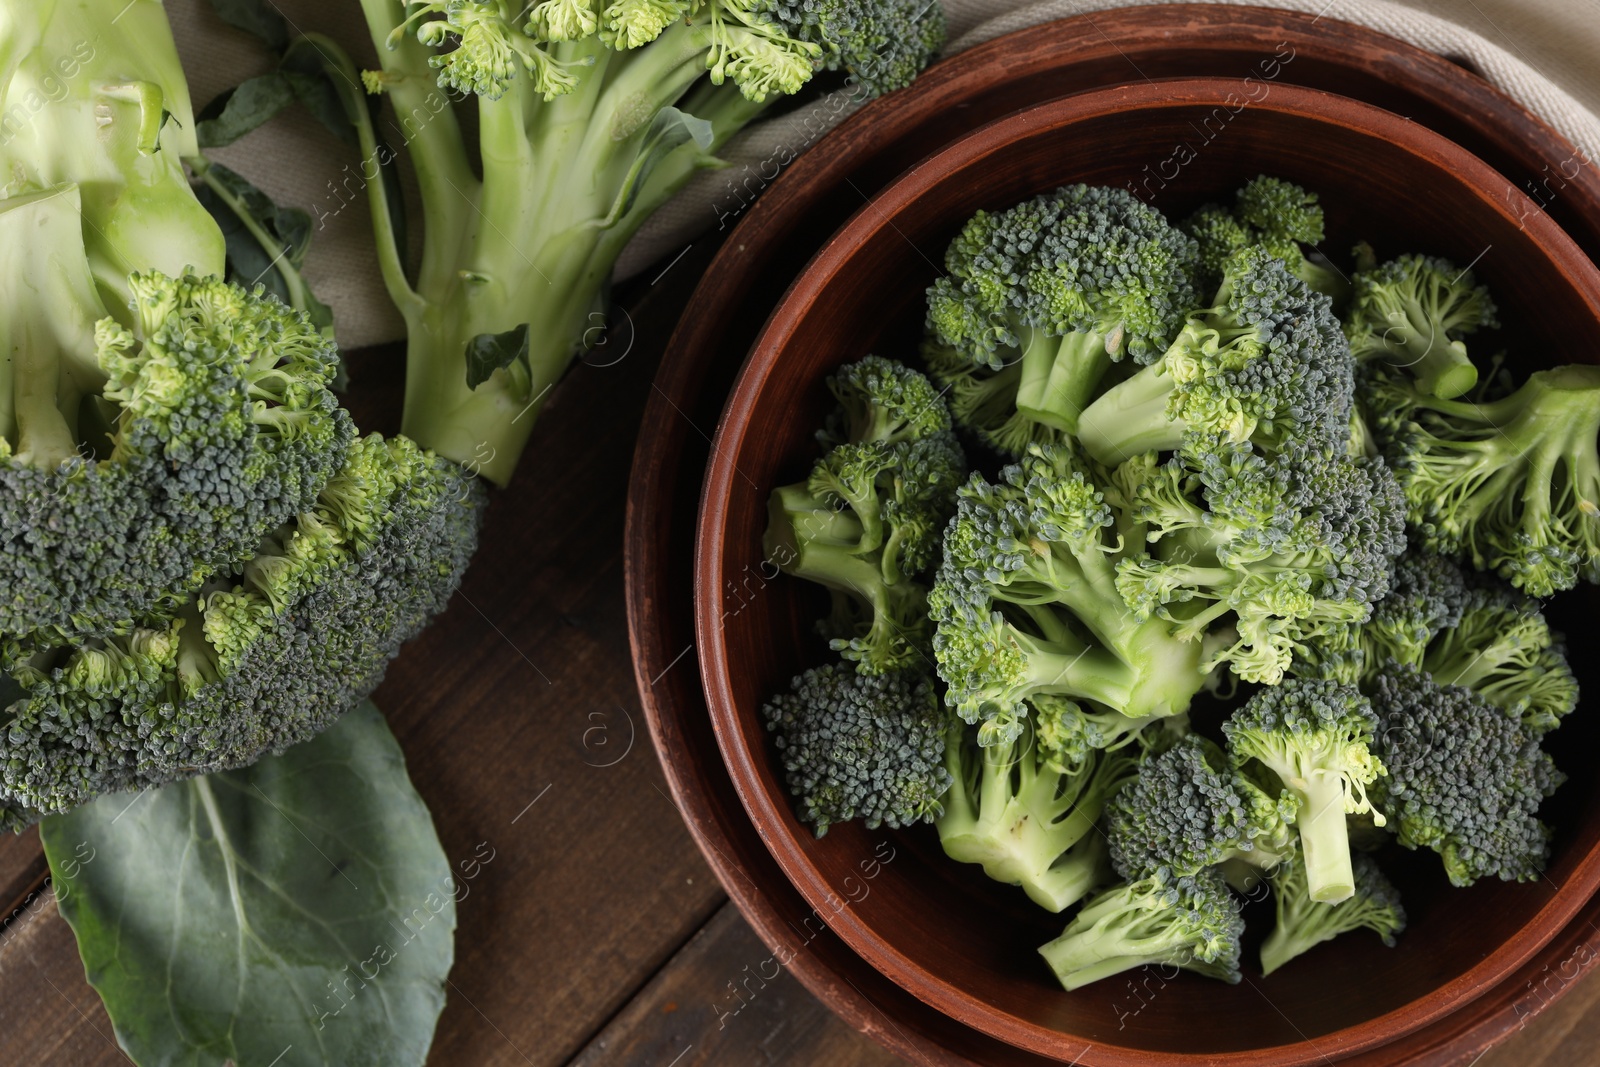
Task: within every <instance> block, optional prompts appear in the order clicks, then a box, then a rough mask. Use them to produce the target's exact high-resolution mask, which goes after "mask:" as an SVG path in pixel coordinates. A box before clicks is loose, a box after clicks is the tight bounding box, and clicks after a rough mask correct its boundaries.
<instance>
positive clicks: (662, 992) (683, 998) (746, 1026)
mask: <svg viewBox="0 0 1600 1067" xmlns="http://www.w3.org/2000/svg"><path fill="white" fill-rule="evenodd" d="M900 1062H901V1060H900V1059H898V1058H897V1057H896V1056H894V1055H893V1054H891V1053H890V1052H889V1051H888V1050H886V1049H884V1048H882V1047H880V1046H879V1045H876V1044H874V1043H873V1042H871V1041H869V1040H868V1039H867V1038H866V1037H864V1036H862V1035H861V1034H858V1033H856V1032H855V1031H854V1030H851V1029H850V1028H849V1027H847V1026H845V1025H844V1023H843V1022H841V1021H840V1020H839V1019H838V1017H837V1016H835V1015H833V1014H832V1013H831V1012H829V1011H828V1009H827V1008H825V1007H823V1006H822V1004H821V1003H819V1002H818V1001H817V999H816V998H815V997H813V996H812V995H811V994H810V993H808V992H806V991H805V989H804V988H803V987H802V986H801V985H800V983H799V982H798V981H796V980H795V978H794V976H793V975H792V974H790V973H789V972H788V971H787V970H784V969H783V968H782V967H780V966H779V965H778V964H777V962H776V961H774V959H773V954H772V950H771V949H769V948H767V947H766V945H764V944H762V942H761V939H760V938H758V937H757V936H756V935H755V932H754V931H752V930H751V929H750V926H749V924H748V923H746V922H745V921H744V919H743V918H742V917H741V916H740V915H739V909H738V908H736V907H734V906H733V904H731V903H729V904H724V905H723V906H722V908H721V909H719V910H718V911H717V913H716V915H714V916H713V917H712V918H711V921H710V922H708V923H706V925H705V926H704V927H703V928H701V930H700V932H699V933H697V934H695V936H694V939H693V940H692V941H690V942H689V943H688V944H687V945H685V946H684V948H683V951H681V952H679V953H678V954H677V955H676V956H674V957H673V958H672V962H671V963H669V964H667V966H666V967H664V968H662V969H661V971H660V973H658V974H657V975H656V976H655V977H654V978H653V979H651V981H650V984H649V985H647V986H645V988H644V989H642V990H640V991H639V994H638V995H637V996H636V997H634V998H633V1000H632V1001H631V1002H630V1003H629V1004H628V1006H627V1008H626V1009H624V1010H623V1011H622V1012H621V1014H619V1015H618V1016H617V1017H616V1018H615V1019H613V1020H612V1021H611V1023H610V1024H609V1025H608V1026H607V1027H606V1028H605V1030H603V1031H601V1033H600V1034H598V1035H597V1036H596V1037H595V1039H594V1040H593V1041H591V1042H590V1043H589V1044H588V1045H587V1046H586V1047H585V1048H584V1050H583V1052H582V1053H580V1054H579V1056H578V1057H577V1059H575V1060H573V1062H572V1067H616V1065H627V1067H634V1065H637V1067H752V1065H755V1064H795V1065H799V1064H826V1065H828V1067H892V1065H893V1064H897V1063H900Z"/></svg>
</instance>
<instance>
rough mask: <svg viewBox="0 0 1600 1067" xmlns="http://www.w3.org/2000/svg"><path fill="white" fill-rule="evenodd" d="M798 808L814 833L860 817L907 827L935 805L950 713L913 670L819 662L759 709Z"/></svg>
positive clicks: (944, 785)
mask: <svg viewBox="0 0 1600 1067" xmlns="http://www.w3.org/2000/svg"><path fill="white" fill-rule="evenodd" d="M762 717H763V718H765V719H766V723H767V729H769V730H772V731H774V732H776V734H777V737H776V738H775V744H776V745H777V747H778V751H779V753H780V754H781V756H780V758H781V760H782V762H783V768H784V770H785V771H786V772H787V775H786V777H787V780H788V783H789V791H790V792H791V793H793V794H794V796H795V798H796V799H797V800H798V801H799V806H800V817H801V818H802V819H804V820H805V821H806V822H808V823H811V824H812V825H813V826H815V827H816V829H817V836H818V837H821V836H822V835H823V834H825V833H827V832H828V827H829V826H831V825H833V824H834V823H840V822H848V821H849V820H851V819H860V820H862V821H863V822H864V823H866V825H867V826H868V827H869V828H873V829H875V828H877V827H879V826H882V825H884V824H888V825H889V826H895V827H899V826H910V825H912V824H914V823H919V822H930V821H932V820H933V818H934V816H936V815H938V814H939V811H940V805H939V798H940V797H942V796H943V795H944V793H945V791H946V790H947V789H948V788H949V787H950V773H949V771H947V770H946V769H945V764H944V748H945V733H946V731H947V730H948V728H949V721H948V720H949V717H948V715H947V714H946V713H945V712H944V709H943V708H942V707H941V706H940V704H939V697H938V695H937V694H936V693H935V692H934V688H933V683H932V680H931V679H929V678H928V677H927V676H925V675H923V674H920V673H918V672H915V671H906V672H903V673H898V674H883V675H875V676H870V677H869V676H864V675H861V674H858V673H857V672H855V671H853V670H850V669H848V668H846V667H841V666H837V665H835V664H831V663H830V664H826V665H824V666H822V667H817V668H814V669H812V670H808V671H806V672H805V673H804V674H801V675H799V676H797V677H796V678H795V679H794V681H793V682H792V683H791V685H790V691H789V692H787V693H780V694H779V695H777V696H775V697H773V698H772V699H771V700H769V701H768V702H767V705H766V707H765V708H763V709H762Z"/></svg>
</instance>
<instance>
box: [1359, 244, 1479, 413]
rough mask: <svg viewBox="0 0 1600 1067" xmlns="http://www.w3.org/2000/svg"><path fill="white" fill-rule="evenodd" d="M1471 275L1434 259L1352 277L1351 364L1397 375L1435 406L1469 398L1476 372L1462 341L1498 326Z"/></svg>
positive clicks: (1403, 261) (1408, 259)
mask: <svg viewBox="0 0 1600 1067" xmlns="http://www.w3.org/2000/svg"><path fill="white" fill-rule="evenodd" d="M1473 282H1474V279H1473V276H1472V272H1471V271H1470V270H1458V269H1457V268H1456V266H1455V264H1453V263H1451V262H1450V261H1449V260H1445V259H1439V258H1437V257H1434V256H1415V255H1408V256H1401V257H1399V258H1398V259H1393V260H1390V261H1389V262H1387V263H1385V264H1383V266H1381V267H1374V268H1372V269H1370V270H1363V271H1361V272H1360V273H1358V274H1357V275H1356V277H1355V300H1354V302H1353V303H1352V304H1351V306H1350V312H1349V314H1348V316H1347V317H1346V320H1345V335H1346V336H1347V337H1348V338H1349V339H1350V351H1351V353H1352V354H1353V355H1354V356H1355V358H1356V359H1358V360H1362V361H1367V360H1380V361H1382V362H1384V363H1387V364H1389V365H1391V366H1394V367H1403V368H1405V369H1406V370H1407V371H1409V372H1410V373H1411V374H1412V375H1413V376H1414V377H1415V378H1416V379H1417V388H1418V389H1419V390H1420V391H1421V392H1423V393H1425V394H1427V395H1430V396H1435V397H1438V398H1439V399H1441V400H1451V399H1454V398H1455V397H1458V396H1462V395H1464V394H1466V393H1468V392H1471V390H1472V387H1473V386H1474V385H1476V384H1477V382H1478V370H1477V368H1476V367H1474V366H1473V365H1472V361H1471V360H1470V359H1469V358H1468V357H1467V347H1466V345H1464V344H1462V343H1461V338H1462V337H1464V336H1466V335H1467V334H1470V333H1472V332H1474V331H1476V330H1477V329H1479V328H1480V327H1485V326H1487V327H1493V326H1497V325H1499V323H1498V322H1497V321H1496V319H1495V306H1494V301H1493V300H1491V299H1490V298H1489V291H1488V290H1487V289H1485V288H1484V287H1483V286H1481V285H1474V284H1473Z"/></svg>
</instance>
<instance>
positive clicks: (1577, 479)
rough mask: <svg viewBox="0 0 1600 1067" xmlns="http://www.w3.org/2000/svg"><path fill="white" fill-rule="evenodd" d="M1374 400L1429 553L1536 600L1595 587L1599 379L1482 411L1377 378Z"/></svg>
mask: <svg viewBox="0 0 1600 1067" xmlns="http://www.w3.org/2000/svg"><path fill="white" fill-rule="evenodd" d="M1370 393H1371V395H1370V398H1369V401H1368V407H1369V409H1370V410H1372V411H1374V412H1379V413H1381V414H1380V416H1379V426H1380V429H1381V430H1382V431H1383V433H1384V435H1385V436H1387V438H1388V440H1389V442H1390V451H1391V454H1392V455H1393V457H1394V464H1395V469H1396V472H1397V473H1398V475H1399V477H1400V481H1401V484H1402V486H1403V487H1404V489H1405V493H1406V501H1407V504H1408V506H1409V511H1410V519H1411V522H1412V523H1413V524H1414V525H1415V526H1416V527H1417V528H1418V530H1419V531H1420V532H1421V534H1422V537H1423V543H1424V547H1425V548H1427V549H1428V550H1429V551H1432V552H1439V553H1444V554H1448V555H1465V556H1466V557H1467V558H1468V559H1470V560H1471V561H1472V564H1473V566H1475V567H1477V568H1478V569H1479V570H1493V571H1496V572H1497V573H1499V574H1500V576H1501V577H1503V578H1505V579H1507V580H1508V581H1510V582H1511V583H1512V584H1513V585H1515V586H1517V587H1518V588H1519V589H1522V590H1524V591H1526V592H1527V593H1529V594H1530V595H1532V596H1539V597H1543V596H1549V595H1550V594H1551V593H1554V592H1556V591H1557V590H1561V589H1570V588H1571V587H1572V586H1573V585H1575V584H1576V583H1577V581H1578V579H1579V578H1580V577H1582V578H1583V579H1585V580H1586V581H1591V582H1594V581H1600V453H1597V451H1596V447H1597V445H1596V442H1597V436H1600V368H1597V367H1589V366H1565V367H1557V368H1555V369H1554V370H1546V371H1539V372H1538V373H1536V374H1534V375H1532V376H1530V377H1529V378H1528V380H1527V381H1526V382H1525V383H1523V385H1522V387H1521V388H1519V389H1518V390H1517V391H1516V392H1514V393H1512V394H1511V395H1510V396H1508V397H1505V398H1503V399H1501V400H1494V401H1490V402H1488V403H1482V404H1479V403H1472V402H1469V401H1464V400H1440V399H1437V398H1434V397H1429V396H1425V395H1423V394H1422V393H1420V392H1418V391H1417V390H1416V389H1415V388H1412V387H1411V386H1409V385H1408V384H1407V383H1405V382H1402V381H1400V380H1398V379H1396V378H1394V377H1392V376H1389V375H1383V374H1374V375H1373V376H1372V382H1371V385H1370Z"/></svg>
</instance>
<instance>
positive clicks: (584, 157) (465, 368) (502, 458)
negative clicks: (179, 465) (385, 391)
mask: <svg viewBox="0 0 1600 1067" xmlns="http://www.w3.org/2000/svg"><path fill="white" fill-rule="evenodd" d="M363 11H364V14H365V16H366V20H367V28H368V31H369V32H370V34H371V37H372V41H373V44H374V45H375V46H376V48H377V51H378V56H379V59H380V61H381V63H382V69H380V70H370V71H365V72H360V73H359V74H358V72H357V69H356V67H355V65H354V63H353V62H351V60H350V59H349V57H348V56H347V55H346V54H345V53H344V52H343V50H341V49H340V48H339V47H338V46H337V45H336V44H335V43H334V42H332V41H330V40H328V39H327V38H325V37H322V36H320V35H309V36H308V37H307V38H306V39H305V41H306V42H307V43H309V44H310V45H311V46H312V48H311V49H304V48H301V49H299V51H298V55H299V56H301V57H303V56H304V55H306V54H310V55H315V56H320V57H321V58H322V61H323V65H324V67H325V69H326V72H327V73H328V75H329V81H330V83H331V84H332V85H333V86H334V88H335V91H336V92H337V93H338V94H339V96H340V102H341V103H342V104H343V110H344V112H345V114H346V115H347V116H348V118H349V119H350V121H351V122H352V123H353V124H354V125H355V126H356V129H357V132H358V136H359V137H360V138H361V140H362V143H363V144H369V145H370V144H374V143H380V142H381V138H380V137H379V129H380V124H381V122H382V121H383V120H382V117H381V113H380V112H378V111H377V109H374V108H371V107H369V104H368V102H367V101H366V100H365V99H363V98H362V96H361V92H360V88H359V86H365V88H366V89H367V91H369V92H372V93H384V94H386V95H387V96H388V97H389V98H390V100H391V101H392V103H393V107H394V111H395V113H396V115H397V116H398V117H399V118H398V121H399V122H400V124H402V125H405V126H406V127H407V130H408V131H409V130H410V128H411V126H412V125H413V124H415V125H417V126H418V127H419V129H418V130H417V131H416V137H417V140H416V143H415V145H414V147H415V148H416V151H415V152H413V153H412V154H411V159H412V160H413V162H414V163H415V164H416V178H417V184H418V186H419V187H420V199H421V203H422V217H423V222H424V224H425V225H424V228H423V239H422V244H423V252H422V256H421V261H422V262H423V263H425V264H428V265H429V267H428V269H425V270H423V271H421V272H420V273H417V274H414V275H410V276H408V273H407V270H406V267H405V261H406V255H405V249H404V247H403V246H404V238H403V234H401V233H400V232H399V231H398V229H397V228H396V227H395V226H393V225H392V224H391V221H390V220H391V219H392V218H393V214H392V211H393V210H394V209H393V206H392V205H391V202H390V198H391V197H392V196H393V195H394V192H393V188H392V183H388V182H378V181H374V182H369V183H367V194H368V198H369V202H370V206H371V209H372V219H373V224H374V233H375V236H376V238H377V249H376V251H377V258H378V261H379V265H380V267H381V269H382V273H383V278H384V282H385V286H386V288H387V289H388V291H389V295H390V297H391V299H392V300H393V302H394V304H395V306H396V307H397V308H398V309H399V311H400V312H401V314H402V315H403V316H404V318H405V320H406V325H407V338H408V351H407V363H406V407H405V413H404V418H403V421H402V425H401V428H402V430H403V431H404V432H405V433H406V434H407V435H409V436H411V437H412V438H414V439H415V440H417V441H418V442H420V443H421V444H423V445H425V446H427V447H429V448H432V449H434V450H435V451H437V452H438V453H439V454H441V455H444V456H446V457H447V458H450V459H454V460H455V461H457V462H459V463H464V464H466V465H468V466H469V467H470V468H471V469H473V470H475V471H478V472H480V473H481V474H482V475H483V476H484V477H485V478H487V479H489V480H490V481H492V482H494V483H496V484H499V485H505V484H507V483H508V482H509V481H510V478H511V475H512V472H513V471H514V470H515V468H516V465H517V462H518V460H519V459H520V457H521V454H522V451H523V449H524V447H525V446H526V444H527V441H528V435H529V433H530V432H531V429H532V426H533V424H534V422H535V421H536V418H537V415H538V413H539V411H540V409H541V408H542V406H543V404H544V403H545V401H546V398H547V394H548V393H549V391H550V389H551V387H552V386H553V385H554V384H555V383H556V382H557V381H558V380H559V379H560V378H561V376H562V374H563V373H564V372H565V371H566V369H567V368H568V367H569V366H570V365H571V363H572V361H573V359H574V358H575V357H576V356H577V355H579V354H581V353H583V352H585V351H587V350H589V349H591V348H595V347H597V346H601V345H606V344H612V343H616V341H617V339H616V335H615V333H613V332H610V331H608V330H607V329H606V328H605V326H606V320H605V315H604V314H603V312H604V310H605V303H606V299H605V298H606V293H607V287H608V283H609V280H610V277H611V275H612V272H613V267H614V266H615V264H616V263H617V260H618V258H619V257H620V256H621V255H622V253H623V250H624V248H626V247H627V245H628V243H629V241H630V239H631V238H632V237H633V236H634V234H636V233H637V232H638V231H639V229H640V227H641V226H643V225H644V224H645V222H646V221H647V220H648V219H649V218H650V216H651V215H652V214H653V213H654V212H655V211H656V210H657V209H658V208H659V207H660V206H661V205H662V204H664V203H666V202H667V201H668V200H670V199H671V198H672V196H673V195H674V194H675V193H677V192H678V191H679V190H680V189H682V188H683V186H684V184H685V183H687V182H688V181H689V180H690V179H691V178H692V177H694V176H695V175H696V174H697V173H700V172H701V171H703V170H704V169H705V168H706V167H708V166H716V165H720V164H719V161H718V158H717V156H718V154H719V152H720V150H721V149H722V148H723V147H724V146H725V145H726V144H727V143H728V141H729V139H730V138H732V137H734V136H735V135H736V134H738V133H739V131H740V130H742V129H743V128H744V127H746V126H747V125H748V124H749V123H751V122H752V121H754V120H755V119H757V118H758V117H759V116H760V115H761V114H762V113H763V112H764V111H765V110H766V109H767V108H768V107H769V106H771V105H772V104H774V103H776V102H777V101H779V100H780V99H781V98H782V97H785V96H790V95H793V94H795V93H797V92H800V91H801V90H802V89H804V88H805V87H806V86H807V84H808V83H809V82H810V81H811V79H812V78H813V77H814V76H815V75H816V73H817V72H818V71H820V70H838V71H841V72H843V73H844V74H845V75H846V76H847V84H848V87H849V95H850V96H851V97H852V98H853V99H855V100H860V99H863V98H867V97H873V96H877V95H879V94H881V93H887V92H891V91H893V90H896V89H898V88H900V87H902V86H904V85H906V84H908V83H910V82H911V81H912V80H913V79H914V78H915V77H916V76H917V74H918V73H919V72H920V71H921V70H922V69H923V68H924V67H925V66H926V65H927V64H928V62H929V61H930V60H931V59H932V58H933V56H934V54H935V53H936V52H937V51H938V50H939V48H940V47H941V46H942V44H943V42H944V37H945V32H946V22H945V16H944V12H943V10H942V8H941V6H940V4H938V3H925V2H922V0H602V2H595V0H537V2H534V3H532V4H529V5H523V4H521V3H511V2H510V0H408V2H407V3H397V2H392V0H390V2H372V3H367V4H365V5H363ZM299 43H301V42H295V43H294V44H291V46H290V47H291V49H294V48H295V47H296V45H297V44H299ZM435 84H437V85H438V86H442V87H443V88H444V89H446V90H448V91H451V92H462V93H471V94H474V95H475V96H476V98H477V99H476V101H475V104H476V116H475V118H476V122H475V123H472V124H471V125H470V126H467V124H464V123H462V122H460V121H459V120H458V119H457V117H456V116H455V115H454V114H452V109H446V110H445V111H443V112H441V111H440V110H439V108H438V102H437V95H438V89H437V88H435ZM419 108H420V109H421V110H420V111H419V110H418V109H419ZM421 115H426V116H427V117H428V119H427V121H426V122H422V123H414V117H415V116H421ZM388 121H391V122H393V121H395V120H393V119H391V120H388ZM408 139H409V134H408ZM741 180H742V179H740V178H737V177H735V178H730V180H729V184H728V190H729V192H730V194H731V193H732V192H733V191H734V190H736V189H740V188H743V189H746V190H753V189H754V185H753V184H752V183H753V182H754V181H755V179H754V177H753V176H751V177H749V178H748V180H746V183H745V185H744V186H740V185H739V182H740V181H741ZM730 200H731V198H730ZM723 206H726V207H728V209H729V211H730V212H731V211H732V207H731V203H730V204H729V205H719V207H723ZM469 231H470V232H472V233H473V234H474V237H473V239H472V240H470V241H463V240H462V239H461V235H462V234H463V233H465V232H469Z"/></svg>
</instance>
